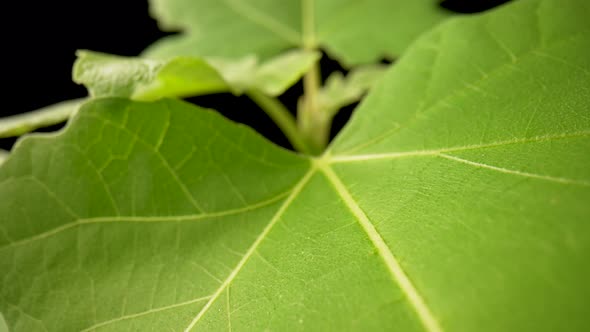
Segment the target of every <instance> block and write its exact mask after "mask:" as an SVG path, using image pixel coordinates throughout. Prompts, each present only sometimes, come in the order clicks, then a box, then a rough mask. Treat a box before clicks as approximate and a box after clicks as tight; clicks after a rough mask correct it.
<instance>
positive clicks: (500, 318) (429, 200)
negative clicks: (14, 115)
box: [0, 0, 590, 332]
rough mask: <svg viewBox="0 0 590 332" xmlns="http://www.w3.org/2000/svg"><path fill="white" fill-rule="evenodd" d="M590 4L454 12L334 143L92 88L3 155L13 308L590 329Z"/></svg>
mask: <svg viewBox="0 0 590 332" xmlns="http://www.w3.org/2000/svg"><path fill="white" fill-rule="evenodd" d="M589 14H590V5H589V4H588V3H587V2H585V1H581V0H580V1H576V0H567V1H564V0H545V1H534V0H530V1H529V0H521V1H517V2H514V3H512V4H510V5H508V6H505V7H503V8H502V9H500V10H496V11H493V12H490V13H489V14H486V15H477V16H474V17H472V18H462V19H457V20H453V21H450V22H448V23H446V24H444V25H442V26H440V27H439V28H437V29H435V30H434V31H432V33H429V34H428V35H425V36H424V37H423V38H421V39H420V40H419V41H418V42H417V43H416V44H414V46H412V47H411V50H409V51H408V52H407V53H406V54H405V55H404V57H402V59H400V61H399V63H398V64H396V66H394V67H393V68H392V70H390V71H388V73H387V74H386V75H385V77H384V78H383V79H381V80H380V81H379V84H378V85H377V86H376V87H375V88H374V89H373V90H372V92H371V93H370V95H369V96H368V97H367V98H366V99H365V100H364V101H363V103H362V105H361V106H360V107H359V108H358V109H357V110H356V111H355V115H354V116H353V119H352V121H351V122H350V124H349V125H347V127H346V128H345V130H344V131H343V132H342V133H341V134H340V135H339V136H338V138H337V140H336V141H335V142H334V143H333V145H332V146H331V148H330V150H329V153H327V154H325V155H323V156H322V157H320V158H317V159H316V158H313V159H312V158H306V157H303V156H300V155H296V154H292V153H290V152H287V151H285V150H282V149H280V148H278V147H276V146H274V145H272V144H270V143H268V142H266V141H265V140H264V139H262V138H261V137H260V136H259V135H258V134H256V133H254V132H253V131H252V130H250V129H247V128H245V127H244V126H241V125H236V124H234V123H231V122H230V121H227V120H225V119H223V118H222V117H221V116H219V115H218V114H216V113H215V112H211V111H206V110H203V109H200V108H197V107H194V106H191V105H188V104H186V103H184V102H181V101H173V100H167V99H166V100H160V101H157V102H132V101H128V100H125V99H118V98H117V99H98V100H94V101H91V102H88V103H86V104H85V105H84V106H83V108H82V109H81V110H80V111H79V112H78V114H77V115H76V117H75V118H74V119H73V121H71V122H70V123H69V125H68V127H67V129H66V130H65V131H63V132H62V133H61V134H59V135H54V136H39V135H36V136H32V137H29V138H26V139H23V140H21V141H20V142H19V144H18V145H17V147H16V148H15V150H14V152H13V154H12V157H11V158H10V159H8V160H7V161H6V163H5V164H3V166H2V167H1V168H0V215H1V216H3V218H2V219H1V221H0V226H1V227H0V271H1V272H0V276H1V277H2V284H1V285H0V311H2V312H3V313H4V315H5V317H6V320H7V322H8V325H9V326H10V327H11V329H12V330H13V331H27V332H29V331H45V330H47V331H66V332H67V331H80V330H82V331H94V330H97V331H99V330H102V331H130V330H131V331H133V330H155V331H166V330H172V331H193V330H194V331H196V330H204V331H219V330H233V331H237V330H243V331H260V330H273V331H290V330H302V331H307V330H314V331H315V330H317V331H340V330H354V331H383V330H400V331H410V332H411V331H429V332H432V331H435V332H439V331H482V332H486V331H490V332H492V331H541V332H542V331H584V330H585V329H586V328H587V326H588V324H589V323H590V321H589V319H588V315H587V308H588V302H587V301H588V300H587V299H588V298H589V297H590V287H589V286H588V282H587V279H588V278H587V276H588V274H589V273H590V270H589V268H588V264H587V262H588V257H589V255H590V223H589V221H590V205H588V201H590V168H588V165H589V164H590V153H589V152H590V118H589V117H588V116H587V115H586V114H587V105H588V104H589V103H590V87H589V86H588V84H587V82H588V77H589V75H590V74H589V73H590V38H589V37H588V36H590V34H589V32H590V23H589V21H588V20H587V17H589ZM514 31H519V33H514ZM89 188H92V189H91V190H90V189H89Z"/></svg>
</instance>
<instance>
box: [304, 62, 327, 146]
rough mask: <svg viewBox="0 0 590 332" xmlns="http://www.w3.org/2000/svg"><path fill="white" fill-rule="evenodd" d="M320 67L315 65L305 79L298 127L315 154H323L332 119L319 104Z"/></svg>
mask: <svg viewBox="0 0 590 332" xmlns="http://www.w3.org/2000/svg"><path fill="white" fill-rule="evenodd" d="M320 85H321V77H320V67H319V64H315V65H314V66H313V67H312V68H311V69H310V71H309V72H308V73H307V74H305V76H304V77H303V93H304V96H303V99H302V104H301V105H300V107H299V110H298V115H297V116H298V125H299V130H300V131H301V134H302V135H303V136H304V137H305V138H306V140H307V143H308V145H309V146H310V148H311V150H312V153H313V154H319V153H321V152H322V151H323V150H324V148H325V147H326V145H327V144H328V139H329V138H330V117H328V116H326V114H325V112H323V111H322V110H321V109H320V107H319V104H318V92H319V89H320Z"/></svg>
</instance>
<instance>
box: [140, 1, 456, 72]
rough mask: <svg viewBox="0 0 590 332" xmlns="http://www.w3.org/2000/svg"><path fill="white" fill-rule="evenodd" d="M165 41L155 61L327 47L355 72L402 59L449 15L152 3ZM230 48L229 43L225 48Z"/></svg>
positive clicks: (360, 4)
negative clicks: (419, 38) (386, 59)
mask: <svg viewBox="0 0 590 332" xmlns="http://www.w3.org/2000/svg"><path fill="white" fill-rule="evenodd" d="M150 3H151V12H152V13H153V16H154V17H156V18H157V19H158V21H159V23H160V27H161V28H162V29H165V30H173V31H174V30H179V29H180V30H182V31H184V33H183V34H182V35H176V36H171V37H167V38H164V39H163V40H161V41H160V42H157V43H156V44H155V45H153V46H152V47H150V48H148V50H146V54H148V55H151V56H165V57H167V56H175V55H179V54H181V55H191V56H211V55H216V56H230V57H241V56H244V55H248V54H252V53H255V54H258V55H260V56H263V57H269V56H272V55H275V54H277V53H279V52H280V51H283V50H285V49H289V48H293V47H299V48H310V47H313V46H314V45H316V44H317V45H319V46H320V47H321V48H324V49H326V50H327V51H328V52H329V53H330V54H331V55H332V56H333V57H335V58H338V59H339V60H340V61H342V62H343V63H344V64H346V65H347V66H351V65H355V64H359V63H369V62H375V61H377V60H379V59H380V58H381V57H383V56H390V57H391V56H396V55H399V54H401V53H402V52H403V50H404V49H405V48H406V47H407V45H408V44H409V43H410V42H411V41H412V40H414V39H415V38H416V37H417V36H418V35H419V34H421V33H422V32H423V31H426V30H427V29H429V28H430V27H432V26H434V25H435V24H437V23H438V22H440V21H441V20H443V19H444V18H446V17H448V15H449V13H447V12H445V11H443V10H442V9H441V8H439V7H438V5H437V1H434V0H416V1H400V0H395V1H392V0H367V1H357V0H345V1H343V0H323V1H313V0H284V1H253V0H228V1H208V0H152V1H151V2H150ZM220 41H223V42H220Z"/></svg>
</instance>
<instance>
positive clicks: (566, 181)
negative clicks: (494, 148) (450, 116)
mask: <svg viewBox="0 0 590 332" xmlns="http://www.w3.org/2000/svg"><path fill="white" fill-rule="evenodd" d="M438 156H439V157H442V158H445V159H449V160H453V161H457V162H460V163H463V164H467V165H471V166H475V167H478V168H485V169H490V170H493V171H497V172H500V173H506V174H512V175H518V176H523V177H527V178H533V179H540V180H546V181H550V182H556V183H562V184H575V185H580V186H585V187H590V182H587V181H579V180H573V179H568V178H561V177H555V176H550V175H542V174H536V173H529V172H522V171H517V170H513V169H508V168H503V167H498V166H493V165H488V164H484V163H478V162H475V161H471V160H467V159H463V158H459V157H455V156H451V155H448V154H444V153H440V154H439V155H438Z"/></svg>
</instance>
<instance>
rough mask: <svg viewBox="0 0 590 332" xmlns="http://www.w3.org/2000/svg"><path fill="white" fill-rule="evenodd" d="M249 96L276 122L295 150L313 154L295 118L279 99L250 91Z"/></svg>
mask: <svg viewBox="0 0 590 332" xmlns="http://www.w3.org/2000/svg"><path fill="white" fill-rule="evenodd" d="M247 95H248V97H250V99H252V100H253V101H254V102H255V103H256V104H258V106H259V107H260V108H261V109H262V110H263V111H264V112H265V113H266V114H267V115H268V116H269V117H270V118H271V119H272V120H273V121H274V122H275V124H276V125H277V126H278V127H279V128H280V129H281V131H282V132H283V134H284V135H285V137H287V139H288V140H289V143H291V145H292V146H293V148H295V149H296V150H297V151H300V152H304V153H311V150H310V148H309V147H308V145H307V143H306V140H305V139H304V138H303V136H302V135H301V133H300V132H299V130H298V128H297V122H296V121H295V117H294V116H293V115H292V114H291V112H289V110H288V109H287V108H286V107H285V105H283V104H282V103H281V102H280V101H279V100H278V99H276V98H273V97H269V96H267V95H265V94H264V93H262V92H260V91H257V90H250V91H248V92H247Z"/></svg>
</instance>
